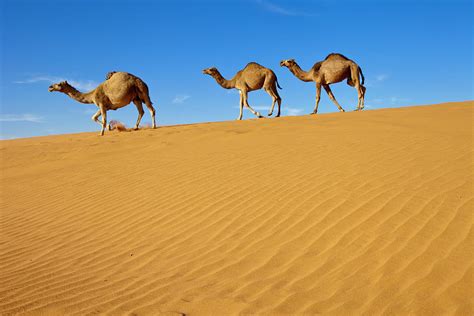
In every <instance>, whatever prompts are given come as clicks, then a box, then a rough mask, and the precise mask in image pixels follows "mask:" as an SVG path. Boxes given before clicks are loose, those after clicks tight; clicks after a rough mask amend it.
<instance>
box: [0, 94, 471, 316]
mask: <svg viewBox="0 0 474 316" xmlns="http://www.w3.org/2000/svg"><path fill="white" fill-rule="evenodd" d="M473 112H474V102H472V101H468V102H460V103H448V104H439V105H431V106H417V107H406V108H397V109H382V110H373V111H363V112H351V113H332V114H323V115H318V116H309V115H308V116H300V117H283V118H279V119H260V120H257V119H251V120H246V121H241V122H238V121H231V122H218V123H207V124H206V123H204V124H196V125H184V126H170V127H161V128H158V129H156V130H150V129H144V130H140V131H135V132H124V133H119V132H116V131H114V132H110V133H107V134H106V135H105V136H104V137H99V136H98V135H97V133H83V134H73V135H59V136H48V137H36V138H29V139H18V140H8V141H1V142H0V154H1V178H0V179H1V196H0V197H1V219H0V233H1V235H0V245H1V248H0V250H1V260H0V314H2V315H14V314H23V313H25V314H27V315H64V314H66V315H90V314H105V315H252V314H259V315H318V314H324V315H327V314H329V315H447V314H453V315H473V314H474V307H473V306H474V304H473V297H474V296H473V293H474V292H473V284H474V283H473V263H474V254H473V251H474V244H473V241H474V238H473V237H474V236H473V235H474V230H473V210H474V191H473V177H474V173H473V148H474V146H473V122H474V120H473Z"/></svg>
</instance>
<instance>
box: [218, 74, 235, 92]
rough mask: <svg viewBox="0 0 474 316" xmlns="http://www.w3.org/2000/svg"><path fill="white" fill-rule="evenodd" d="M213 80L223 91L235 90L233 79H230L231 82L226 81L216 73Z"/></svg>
mask: <svg viewBox="0 0 474 316" xmlns="http://www.w3.org/2000/svg"><path fill="white" fill-rule="evenodd" d="M214 79H216V81H217V83H218V84H219V85H220V86H221V87H222V88H225V89H232V88H235V77H234V78H232V79H231V80H227V79H225V78H224V77H222V75H221V74H220V72H217V74H216V75H215V76H214Z"/></svg>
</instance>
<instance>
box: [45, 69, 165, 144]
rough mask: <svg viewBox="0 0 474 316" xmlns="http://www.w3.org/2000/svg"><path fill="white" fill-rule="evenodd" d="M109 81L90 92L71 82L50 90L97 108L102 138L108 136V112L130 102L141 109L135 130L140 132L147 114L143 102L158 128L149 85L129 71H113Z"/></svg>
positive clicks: (60, 84)
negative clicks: (80, 90) (81, 90)
mask: <svg viewBox="0 0 474 316" xmlns="http://www.w3.org/2000/svg"><path fill="white" fill-rule="evenodd" d="M106 78H107V80H106V81H104V82H102V83H101V84H99V85H98V86H97V88H95V89H94V90H92V91H90V92H86V93H82V92H79V91H77V90H76V89H75V88H74V87H72V86H71V85H70V84H69V83H68V82H67V81H62V82H59V83H55V84H52V85H51V86H50V87H49V89H48V90H49V92H53V91H59V92H62V93H65V94H67V95H68V96H69V97H71V98H73V99H74V100H76V101H78V102H81V103H86V104H91V103H94V104H95V105H97V107H98V108H99V110H98V111H97V112H96V113H95V114H94V115H93V116H92V120H93V121H94V122H97V123H99V124H100V125H101V126H102V130H101V132H100V135H104V130H105V128H106V126H107V111H108V110H117V109H120V108H122V107H124V106H127V105H129V104H130V102H133V103H134V104H135V106H136V107H137V110H138V119H137V123H136V124H135V127H134V129H138V126H139V125H140V121H141V119H142V116H143V113H144V111H143V105H142V103H145V105H146V107H147V108H148V110H149V111H150V114H151V118H152V121H153V128H155V127H156V123H155V109H154V108H153V106H152V103H151V100H150V96H149V94H148V86H147V85H146V83H145V82H143V80H141V79H140V78H138V77H136V76H134V75H132V74H129V73H126V72H115V71H113V72H109V73H108V74H107V76H106ZM99 116H102V122H100V121H99V120H98V117H99Z"/></svg>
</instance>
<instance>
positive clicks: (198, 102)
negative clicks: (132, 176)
mask: <svg viewBox="0 0 474 316" xmlns="http://www.w3.org/2000/svg"><path fill="white" fill-rule="evenodd" d="M0 21H1V22H0V25H1V50H0V54H1V55H0V58H1V78H0V84H1V91H0V100H1V108H0V124H1V131H0V132H1V135H0V136H1V138H3V139H8V138H16V137H29V136H37V135H49V134H61V133H73V132H83V131H98V128H99V127H98V125H97V124H96V123H93V122H92V121H91V120H90V116H91V115H92V114H93V113H94V111H95V106H94V105H86V104H80V103H77V102H76V101H74V100H72V99H70V98H68V97H67V96H66V95H64V94H60V93H49V92H48V90H47V88H48V86H49V85H50V84H51V81H60V80H63V79H67V80H68V81H69V82H70V83H71V84H73V85H76V87H77V88H78V89H79V90H81V91H86V90H90V89H92V88H94V87H95V85H97V84H98V83H100V82H101V81H102V80H103V79H104V77H105V74H106V73H107V72H108V71H111V70H120V71H127V72H130V73H133V74H136V75H138V76H139V77H141V78H142V79H143V80H144V81H145V82H146V83H147V84H148V86H149V87H150V96H151V99H152V101H153V102H154V104H155V106H156V109H157V123H158V124H159V125H170V124H183V123H194V122H208V121H221V120H233V119H235V118H237V116H238V102H239V96H238V93H237V92H236V91H228V90H225V89H222V88H221V87H220V86H218V85H217V84H216V82H215V81H214V80H213V79H212V78H210V77H209V76H205V75H203V74H202V73H201V71H202V69H203V68H207V67H210V66H215V67H217V68H218V69H219V70H220V71H221V73H222V74H223V76H224V77H226V78H231V77H232V76H233V75H234V74H235V72H237V71H238V70H240V69H241V68H243V67H244V66H245V65H246V64H247V63H248V62H250V61H256V62H258V63H260V64H262V65H264V66H266V67H269V68H271V69H273V70H274V71H275V73H276V75H277V77H278V81H279V83H280V85H281V86H282V87H283V90H280V95H281V96H282V99H283V104H282V110H283V115H302V114H307V113H310V112H311V110H312V108H313V106H314V96H315V86H314V84H313V83H305V82H302V81H299V80H298V79H297V78H295V77H294V76H293V75H292V74H291V73H290V72H289V71H288V69H286V68H281V67H280V66H279V62H280V60H282V59H288V58H294V59H296V61H297V62H298V63H299V64H300V66H301V67H302V68H303V69H305V70H307V69H309V68H310V67H311V66H312V65H313V64H314V63H315V62H316V61H319V60H322V59H324V58H325V56H326V55H327V54H329V53H331V52H339V53H342V54H344V55H346V56H348V57H349V58H351V59H353V60H354V61H356V62H357V63H358V64H359V65H360V66H361V68H362V69H363V72H364V75H365V78H366V86H367V93H366V105H367V108H368V109H376V108H385V107H398V106H404V105H417V104H430V103H441V102H445V101H461V100H470V99H473V48H472V44H473V26H472V21H473V5H472V1H461V0H451V1H448V0H446V1H436V0H434V1H416V0H413V1H408V0H406V1H403V0H399V1H336V0H332V1H326V0H325V1H280V0H240V1H237V0H235V1H232V0H228V1H224V0H221V1H210V0H207V1H205V0H202V1H197V0H195V1H191V0H175V1H171V0H169V1H131V0H130V1H120V0H118V1H112V0H110V1H103V0H98V1H92V0H90V1H89V0H82V1H79V0H77V1H74V0H61V1H46V0H42V1H39V0H30V1H24V0H1V10H0ZM331 87H332V90H333V92H334V94H335V96H336V98H337V99H338V101H339V103H341V105H342V106H343V107H344V108H345V109H346V110H352V109H354V108H355V106H356V104H357V94H356V91H355V89H353V88H350V87H349V86H347V85H346V84H345V83H339V84H334V85H332V86H331ZM249 102H250V104H251V105H252V106H254V107H256V108H258V109H259V110H261V112H264V113H266V112H267V109H269V107H270V104H271V99H270V97H269V96H268V95H267V94H266V93H265V92H262V91H256V92H252V93H251V94H250V95H249ZM336 110H337V109H336V107H335V106H334V105H333V104H332V102H331V101H330V100H329V98H328V97H327V95H326V94H325V92H324V91H323V92H322V98H321V103H320V106H319V112H321V113H324V112H334V111H336ZM136 116H137V112H136V108H135V106H134V105H133V104H132V105H130V106H128V107H126V108H123V109H120V110H118V111H115V112H114V111H112V112H109V119H116V120H120V121H122V122H124V123H125V124H126V125H127V126H133V124H134V122H135V120H136ZM246 118H252V114H251V113H250V112H249V111H248V110H245V112H244V119H246ZM147 122H150V117H149V113H148V112H146V113H145V116H144V118H143V120H142V124H143V123H147Z"/></svg>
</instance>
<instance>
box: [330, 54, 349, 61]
mask: <svg viewBox="0 0 474 316" xmlns="http://www.w3.org/2000/svg"><path fill="white" fill-rule="evenodd" d="M330 58H342V59H345V60H350V59H349V58H347V57H346V56H344V55H342V54H339V53H331V54H329V55H327V56H326V58H325V59H324V60H328V59H330Z"/></svg>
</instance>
